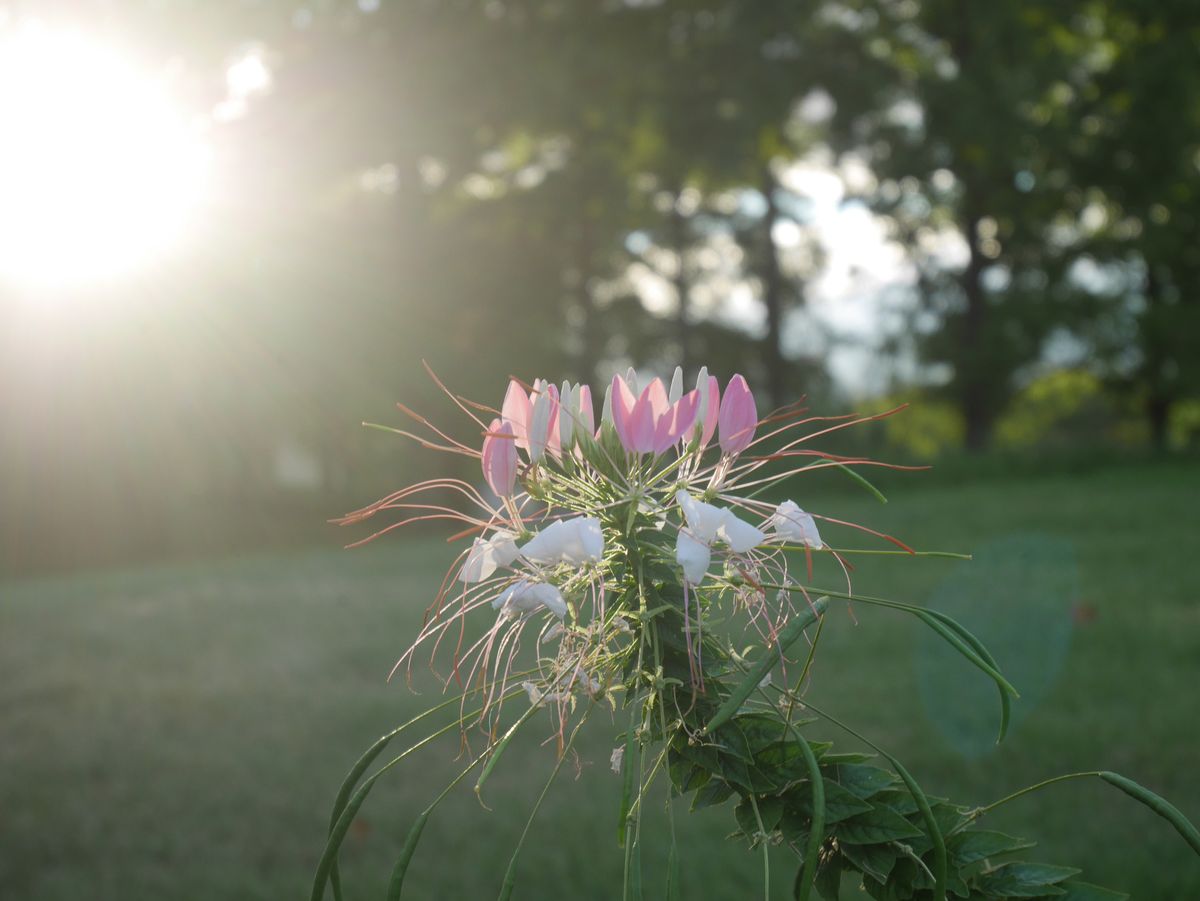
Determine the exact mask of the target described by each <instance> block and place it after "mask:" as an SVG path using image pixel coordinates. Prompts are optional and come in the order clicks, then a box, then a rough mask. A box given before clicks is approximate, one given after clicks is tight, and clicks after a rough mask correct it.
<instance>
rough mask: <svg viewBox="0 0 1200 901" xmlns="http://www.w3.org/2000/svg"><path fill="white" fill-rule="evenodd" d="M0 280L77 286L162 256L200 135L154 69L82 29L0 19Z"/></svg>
mask: <svg viewBox="0 0 1200 901" xmlns="http://www.w3.org/2000/svg"><path fill="white" fill-rule="evenodd" d="M0 135H2V136H3V138H2V140H0V280H2V281H8V282H10V283H12V284H16V285H19V286H21V287H26V288H58V287H77V286H84V285H87V284H91V283H95V282H99V281H103V280H107V279H112V278H115V277H118V276H120V275H123V274H127V273H129V272H131V271H133V270H135V269H137V268H139V267H140V266H143V265H146V264H148V263H150V262H152V261H153V260H155V259H157V258H159V257H161V256H162V255H163V254H164V253H165V252H166V251H168V250H169V249H170V248H171V247H172V246H175V245H176V244H177V243H178V239H179V238H180V236H181V234H182V233H183V232H184V230H185V226H186V225H187V224H188V222H189V220H190V219H191V215H192V213H193V212H194V210H195V207H196V205H197V202H198V201H199V200H200V198H201V196H202V190H203V185H204V181H205V173H206V168H207V158H206V153H205V147H204V144H203V142H202V141H201V139H200V137H199V136H198V135H197V133H196V132H195V130H194V129H193V128H191V127H190V125H189V123H188V122H187V121H186V119H185V118H184V116H183V115H182V114H181V113H180V112H179V111H178V110H177V109H176V108H175V107H174V106H173V105H172V102H171V98H170V97H169V95H168V93H167V91H166V90H165V86H164V85H163V84H162V82H161V80H159V79H156V78H155V76H154V73H151V72H144V71H141V70H139V68H138V67H137V66H136V65H134V64H133V63H131V62H130V61H128V60H127V59H125V58H123V57H122V55H121V54H120V53H119V52H118V51H117V50H116V49H115V48H110V47H107V46H105V45H104V44H102V43H100V42H97V41H95V40H92V39H90V38H89V37H87V36H85V35H84V34H82V33H78V32H74V31H69V30H57V29H51V28H48V27H45V26H43V25H40V24H37V23H25V24H23V25H20V26H17V27H11V28H9V29H7V30H5V29H0Z"/></svg>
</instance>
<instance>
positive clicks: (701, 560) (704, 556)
mask: <svg viewBox="0 0 1200 901" xmlns="http://www.w3.org/2000/svg"><path fill="white" fill-rule="evenodd" d="M711 561H712V551H711V550H709V547H708V545H707V544H705V543H704V542H703V541H697V540H696V539H695V538H693V537H692V536H691V535H689V534H688V530H687V529H680V530H679V535H678V536H677V537H676V539H675V562H676V563H678V564H679V565H680V566H682V567H683V577H684V578H685V579H687V580H688V581H689V582H691V583H692V584H693V585H699V584H700V583H701V582H702V581H703V580H704V574H705V573H707V572H708V564H709V563H710V562H711Z"/></svg>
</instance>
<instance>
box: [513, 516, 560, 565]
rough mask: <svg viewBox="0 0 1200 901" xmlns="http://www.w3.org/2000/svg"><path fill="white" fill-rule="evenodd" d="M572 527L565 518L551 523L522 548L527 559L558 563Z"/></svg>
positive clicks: (536, 561)
mask: <svg viewBox="0 0 1200 901" xmlns="http://www.w3.org/2000/svg"><path fill="white" fill-rule="evenodd" d="M569 530H570V527H569V526H568V525H567V523H566V522H565V521H564V520H558V521H556V522H552V523H550V525H548V526H546V528H544V529H542V531H540V532H538V533H537V534H536V535H534V536H533V538H531V539H529V541H528V543H526V545H525V546H524V547H523V548H521V553H522V554H523V555H524V556H525V558H526V559H528V560H532V561H533V562H534V563H558V562H559V561H560V560H561V559H562V554H563V547H564V545H565V544H566V542H567V540H568V536H567V534H566V533H567V532H568V531H569Z"/></svg>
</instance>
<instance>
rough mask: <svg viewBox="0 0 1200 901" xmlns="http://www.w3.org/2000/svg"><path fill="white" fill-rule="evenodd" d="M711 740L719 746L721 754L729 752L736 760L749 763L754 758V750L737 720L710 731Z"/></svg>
mask: <svg viewBox="0 0 1200 901" xmlns="http://www.w3.org/2000/svg"><path fill="white" fill-rule="evenodd" d="M711 734H712V737H713V740H714V741H715V742H716V743H717V745H718V746H719V747H720V753H721V754H722V755H726V754H731V755H733V756H734V757H736V758H737V759H738V760H741V761H743V762H745V763H750V762H751V761H753V760H754V752H753V750H752V749H751V747H750V742H749V741H748V740H747V739H746V736H745V734H744V733H743V732H742V730H741V729H740V728H738V722H737V720H734V721H733V722H732V723H728V724H726V725H724V726H722V727H721V728H720V729H718V730H716V731H715V732H713V733H711Z"/></svg>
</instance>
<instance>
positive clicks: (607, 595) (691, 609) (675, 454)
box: [343, 369, 898, 721]
mask: <svg viewBox="0 0 1200 901" xmlns="http://www.w3.org/2000/svg"><path fill="white" fill-rule="evenodd" d="M684 389H685V385H684V379H683V373H682V371H681V370H679V369H676V370H675V373H674V376H673V378H672V379H671V380H670V383H669V384H666V383H664V382H663V381H662V380H661V379H659V378H651V379H639V378H638V376H637V374H636V373H635V372H633V371H632V370H631V371H629V372H628V373H626V374H619V375H616V376H614V377H613V379H612V381H611V382H610V383H609V384H608V386H607V387H606V389H605V391H604V397H603V401H602V404H601V406H600V416H599V418H598V421H597V417H596V415H595V410H594V406H593V395H592V391H591V389H590V388H589V386H587V385H577V384H572V383H570V382H563V383H562V384H561V385H554V384H551V383H549V382H546V381H543V380H541V379H538V380H535V381H534V382H532V384H524V383H522V382H520V381H518V380H516V379H513V380H512V381H510V382H509V385H508V387H507V391H506V392H505V394H504V397H503V401H502V403H501V405H500V408H499V409H498V410H492V411H491V412H492V413H493V414H494V416H493V417H492V418H491V419H490V421H486V422H485V420H483V419H480V418H478V417H477V416H476V415H475V412H476V411H478V410H481V409H487V408H486V407H483V406H482V405H478V404H470V403H468V402H465V401H462V400H461V399H459V398H455V400H456V402H457V403H458V405H459V407H460V408H461V409H462V410H464V411H465V412H467V413H468V415H471V416H472V418H474V419H475V421H476V422H477V423H478V425H479V426H480V428H481V430H482V442H481V444H480V445H479V446H478V449H476V448H473V447H470V446H469V445H465V444H461V443H458V442H455V441H453V439H450V438H449V437H448V436H447V435H446V434H445V433H444V432H441V431H437V430H435V432H436V434H437V435H438V436H439V437H440V438H441V439H442V440H443V441H445V442H447V443H446V444H445V445H442V446H443V447H445V448H446V449H448V450H453V451H456V452H458V453H461V454H467V455H470V456H477V457H478V458H479V460H480V464H481V468H482V475H483V479H484V481H485V482H486V484H487V487H488V489H489V490H490V496H486V493H485V492H483V491H481V490H479V489H478V488H476V487H475V486H474V485H472V484H470V483H469V482H465V481H459V480H454V479H438V480H434V481H432V482H428V483H423V484H421V485H416V486H413V487H412V488H409V489H405V490H403V491H401V492H397V493H396V494H393V495H391V496H389V497H387V498H384V499H383V500H382V501H380V502H379V503H377V504H374V505H372V506H370V507H368V508H365V509H364V510H360V511H357V512H356V513H354V514H351V515H350V516H348V517H347V518H346V519H345V520H343V521H344V522H352V521H358V520H359V519H362V518H363V517H364V516H367V515H370V514H372V513H375V512H378V511H379V510H382V509H388V508H393V509H405V510H407V509H411V508H413V507H422V506H423V505H421V504H416V503H413V498H414V496H415V495H417V494H420V493H422V492H425V491H431V490H446V489H449V490H452V491H455V492H457V493H458V494H459V495H460V496H461V497H462V498H463V499H464V500H465V501H466V502H467V504H468V506H469V509H468V510H467V511H466V512H464V511H460V510H456V509H453V508H451V507H449V506H444V505H424V510H423V515H421V516H416V517H413V518H412V519H410V520H407V521H417V520H425V519H430V518H449V519H455V520H458V521H460V522H462V523H463V524H464V525H465V526H466V529H465V531H463V532H461V533H459V534H460V535H461V536H462V537H470V538H471V544H470V547H468V548H467V549H465V550H464V551H463V552H462V554H461V555H460V557H459V559H458V561H456V563H455V564H454V567H453V568H452V570H451V573H450V574H449V575H448V578H447V580H446V582H445V584H444V586H443V589H442V591H441V592H440V593H439V596H438V598H437V599H436V601H435V602H434V604H433V605H431V607H430V608H429V611H428V613H427V616H426V622H425V624H424V627H423V629H422V631H421V633H420V634H419V636H418V637H417V639H416V641H415V642H414V643H413V645H412V647H410V648H409V650H408V651H407V652H406V653H405V654H404V656H403V657H402V658H401V660H400V662H399V663H398V664H397V667H399V666H401V665H406V666H407V665H409V664H411V662H412V660H413V659H414V656H415V654H416V653H417V651H418V649H419V648H421V647H423V646H426V645H429V646H430V647H431V648H432V650H433V651H436V650H437V648H438V647H440V646H445V645H447V644H451V643H452V644H453V648H454V651H453V672H452V674H451V675H450V676H449V677H447V681H448V682H449V680H450V679H457V680H458V682H459V683H460V684H462V685H464V686H474V687H480V686H482V689H481V690H482V691H483V694H484V697H485V699H486V700H485V703H484V709H485V711H486V710H487V709H488V707H489V705H490V704H491V702H492V701H493V700H494V699H496V698H499V697H501V696H503V695H504V694H505V692H506V691H508V690H509V689H510V686H512V685H514V684H523V685H524V686H525V687H526V690H527V691H528V692H529V694H530V697H531V699H534V700H535V701H536V702H537V703H539V704H547V703H550V702H551V701H553V702H556V703H557V704H558V705H559V710H560V713H561V714H563V720H564V721H565V715H566V714H567V713H568V711H569V710H570V709H572V708H573V705H574V704H575V703H576V701H577V699H578V698H579V697H580V696H581V695H586V696H587V697H588V698H589V699H591V700H594V699H597V698H602V697H605V696H607V695H609V694H610V692H611V691H612V690H616V689H620V688H621V687H622V685H621V673H622V671H623V668H624V669H628V665H629V663H630V661H631V658H632V656H633V655H634V654H635V652H636V650H635V649H636V648H637V646H638V642H637V641H636V640H635V637H634V631H635V630H634V628H633V627H632V626H631V623H637V622H638V621H639V617H640V616H641V615H643V614H644V613H645V612H646V605H647V598H646V597H645V585H646V584H647V583H648V579H647V578H643V576H645V574H646V573H647V572H658V573H661V574H664V581H665V583H671V584H674V585H676V586H680V587H682V596H681V597H679V598H677V599H675V600H674V601H673V602H672V603H675V604H676V605H677V607H678V609H679V611H680V613H681V614H682V624H681V625H682V632H683V634H684V635H685V636H686V639H685V640H686V644H687V654H688V658H689V668H688V669H689V674H688V677H689V679H690V681H691V689H692V691H693V692H703V691H704V670H703V667H702V666H701V665H700V657H701V648H702V646H703V636H704V635H705V632H706V629H707V627H708V623H709V621H710V620H711V619H712V617H713V611H714V609H715V607H716V605H717V604H719V603H720V602H721V601H722V600H723V599H727V598H731V599H732V600H733V603H734V606H735V607H737V608H739V609H744V610H745V611H746V612H747V613H748V622H749V623H750V624H751V625H752V627H753V628H754V629H755V630H756V631H757V632H758V634H759V635H760V637H761V638H762V639H763V640H765V641H768V642H771V641H773V640H774V638H775V636H776V635H778V633H779V632H780V630H781V629H783V628H784V626H785V625H786V624H787V622H788V620H789V619H790V618H791V617H792V616H793V615H794V614H795V613H796V612H797V609H798V608H797V604H799V605H800V607H804V606H805V605H806V603H808V598H807V595H806V594H805V592H804V590H803V586H802V585H800V583H799V582H798V581H797V580H796V579H795V578H793V576H792V573H791V572H790V564H794V561H795V557H794V554H795V553H797V552H798V553H800V554H802V559H803V561H804V563H805V567H806V571H807V573H808V575H809V578H810V579H811V573H812V566H813V554H814V552H824V553H826V554H828V555H829V556H830V557H831V558H832V559H833V560H835V561H837V564H838V565H840V567H841V571H842V572H843V573H845V575H846V578H848V576H849V566H848V564H846V563H845V561H844V560H843V558H842V556H841V555H840V554H839V553H838V552H837V551H836V550H834V549H832V548H829V547H828V546H827V545H826V544H825V543H824V541H823V540H822V538H821V534H820V532H819V530H818V527H817V520H818V519H824V520H826V521H827V522H830V523H834V524H837V525H843V526H850V527H852V528H862V527H859V526H852V524H849V523H841V522H840V521H838V520H831V519H828V518H827V517H820V516H817V515H815V514H812V513H809V512H806V511H805V510H804V509H802V508H801V507H800V506H799V505H798V504H797V503H796V501H795V500H793V499H790V498H789V499H780V498H778V497H776V498H775V499H773V500H772V501H767V500H762V499H759V496H760V495H763V494H766V495H768V496H770V495H771V494H773V493H775V492H776V491H777V489H778V486H779V485H780V483H782V482H783V481H784V480H786V479H788V478H790V477H791V476H793V475H795V474H796V473H797V472H799V471H801V470H810V469H816V468H822V467H829V466H844V465H845V464H846V463H847V462H854V463H858V462H865V461H858V460H849V461H848V460H846V459H845V458H837V457H833V456H832V455H829V454H824V453H820V452H818V451H815V450H811V449H809V448H807V447H805V446H804V445H805V444H806V443H807V442H808V441H809V440H810V439H811V438H813V437H815V436H817V435H821V434H824V433H826V432H828V431H831V430H833V429H838V428H843V427H845V426H847V425H851V424H853V423H854V422H855V421H857V420H852V419H847V418H841V419H835V420H828V419H824V418H821V417H813V416H809V415H807V413H806V411H805V410H804V409H803V408H801V407H799V406H793V407H788V408H784V409H782V410H780V411H777V412H776V413H774V414H772V415H770V416H768V417H765V418H760V415H759V412H758V408H757V404H756V402H755V398H754V395H753V393H752V392H751V390H750V388H749V386H748V384H747V382H746V380H745V378H743V377H742V376H741V375H734V376H733V377H732V378H731V379H730V380H729V381H728V382H727V383H726V384H725V385H724V390H722V386H721V384H720V383H719V381H718V379H717V378H716V377H714V376H711V375H709V374H708V372H707V370H706V369H701V370H700V372H699V375H698V376H697V378H696V381H695V383H694V386H692V387H690V390H686V391H685V390H684ZM451 396H452V397H453V395H451ZM419 421H421V422H422V423H423V424H425V425H427V426H428V425H429V424H428V422H427V421H425V420H424V419H420V420H419ZM804 426H814V428H811V429H808V430H805V429H804V428H803V427H804ZM429 427H430V428H432V426H429ZM714 439H715V442H714ZM422 440H423V441H425V439H422ZM426 443H429V442H428V441H426ZM761 448H769V452H765V451H761V450H760V449H761ZM779 463H782V464H783V465H782V467H780V466H778V465H772V464H779ZM864 531H868V532H870V531H871V530H869V529H866V530H864ZM872 534H879V533H872ZM882 537H885V538H887V537H888V536H882ZM890 540H893V541H894V539H890ZM897 543H898V542H897ZM770 586H776V588H778V586H787V587H789V590H788V591H779V590H769V588H770ZM795 586H799V587H800V590H799V591H798V592H793V590H791V589H792V588H793V587H795ZM483 609H490V610H491V611H493V618H492V619H491V620H490V626H487V627H486V628H485V629H483V631H482V634H478V635H477V636H476V635H474V633H468V630H467V629H466V627H465V625H464V623H465V621H466V620H467V619H468V618H469V617H470V615H471V614H472V613H474V612H475V611H478V610H483ZM531 628H532V629H534V630H535V632H536V634H537V638H536V643H535V647H536V649H537V651H536V661H535V662H534V664H533V667H532V669H529V670H523V671H518V670H519V666H518V664H517V662H516V661H517V659H518V654H519V652H520V649H521V647H522V642H523V639H524V638H525V636H526V633H527V632H528V631H529V630H530V629H531ZM469 635H470V636H474V637H469ZM525 677H528V678H525Z"/></svg>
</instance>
